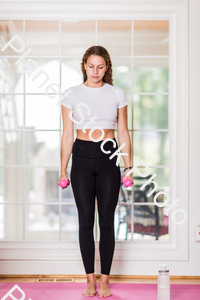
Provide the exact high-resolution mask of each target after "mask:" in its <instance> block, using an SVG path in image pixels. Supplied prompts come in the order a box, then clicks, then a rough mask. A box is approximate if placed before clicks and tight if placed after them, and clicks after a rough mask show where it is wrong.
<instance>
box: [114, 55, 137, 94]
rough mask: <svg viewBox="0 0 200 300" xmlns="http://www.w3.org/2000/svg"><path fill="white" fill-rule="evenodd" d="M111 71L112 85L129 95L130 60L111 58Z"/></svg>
mask: <svg viewBox="0 0 200 300" xmlns="http://www.w3.org/2000/svg"><path fill="white" fill-rule="evenodd" d="M111 61H112V69H113V85H116V86H118V87H120V88H121V89H123V90H124V91H125V92H126V93H131V92H132V89H131V73H132V72H131V58H126V57H125V58H115V57H111Z"/></svg>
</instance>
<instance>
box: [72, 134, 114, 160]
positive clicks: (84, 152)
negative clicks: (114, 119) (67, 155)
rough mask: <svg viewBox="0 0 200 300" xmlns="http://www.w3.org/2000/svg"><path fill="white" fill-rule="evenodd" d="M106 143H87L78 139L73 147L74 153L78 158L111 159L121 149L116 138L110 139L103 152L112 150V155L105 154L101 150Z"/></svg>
mask: <svg viewBox="0 0 200 300" xmlns="http://www.w3.org/2000/svg"><path fill="white" fill-rule="evenodd" d="M112 140H113V141H112ZM104 141H105V140H101V141H98V142H94V141H87V140H81V139H77V138H76V140H75V141H74V144H73V147H72V153H73V154H74V155H77V156H81V157H88V158H104V157H109V156H110V155H111V154H112V153H114V152H115V151H116V150H117V149H118V148H119V147H118V143H117V141H116V139H115V138H110V139H109V140H107V141H106V142H105V143H104V145H103V150H105V151H109V150H110V153H104V152H103V151H102V150H101V144H102V142H104ZM114 146H115V148H114Z"/></svg>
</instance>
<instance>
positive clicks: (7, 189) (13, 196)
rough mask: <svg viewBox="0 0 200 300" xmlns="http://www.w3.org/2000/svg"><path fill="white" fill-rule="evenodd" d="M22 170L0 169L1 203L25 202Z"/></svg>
mask: <svg viewBox="0 0 200 300" xmlns="http://www.w3.org/2000/svg"><path fill="white" fill-rule="evenodd" d="M22 184H23V170H22V168H0V202H1V203H5V202H18V203H19V202H21V203H22V202H23V190H22V189H23V185H22Z"/></svg>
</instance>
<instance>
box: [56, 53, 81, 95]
mask: <svg viewBox="0 0 200 300" xmlns="http://www.w3.org/2000/svg"><path fill="white" fill-rule="evenodd" d="M82 82H83V74H82V72H81V58H63V59H62V64H61V87H62V92H64V91H65V90H66V89H68V88H70V87H72V86H75V85H78V84H81V83H82Z"/></svg>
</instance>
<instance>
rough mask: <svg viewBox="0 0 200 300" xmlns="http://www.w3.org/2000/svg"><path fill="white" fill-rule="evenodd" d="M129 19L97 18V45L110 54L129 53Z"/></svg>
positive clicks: (130, 30) (130, 28)
mask: <svg viewBox="0 0 200 300" xmlns="http://www.w3.org/2000/svg"><path fill="white" fill-rule="evenodd" d="M131 22H132V21H131V20H99V21H98V45H102V46H103V47H104V48H106V50H107V51H108V52H109V54H110V56H112V55H131V42H132V41H131V32H132V26H131Z"/></svg>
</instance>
